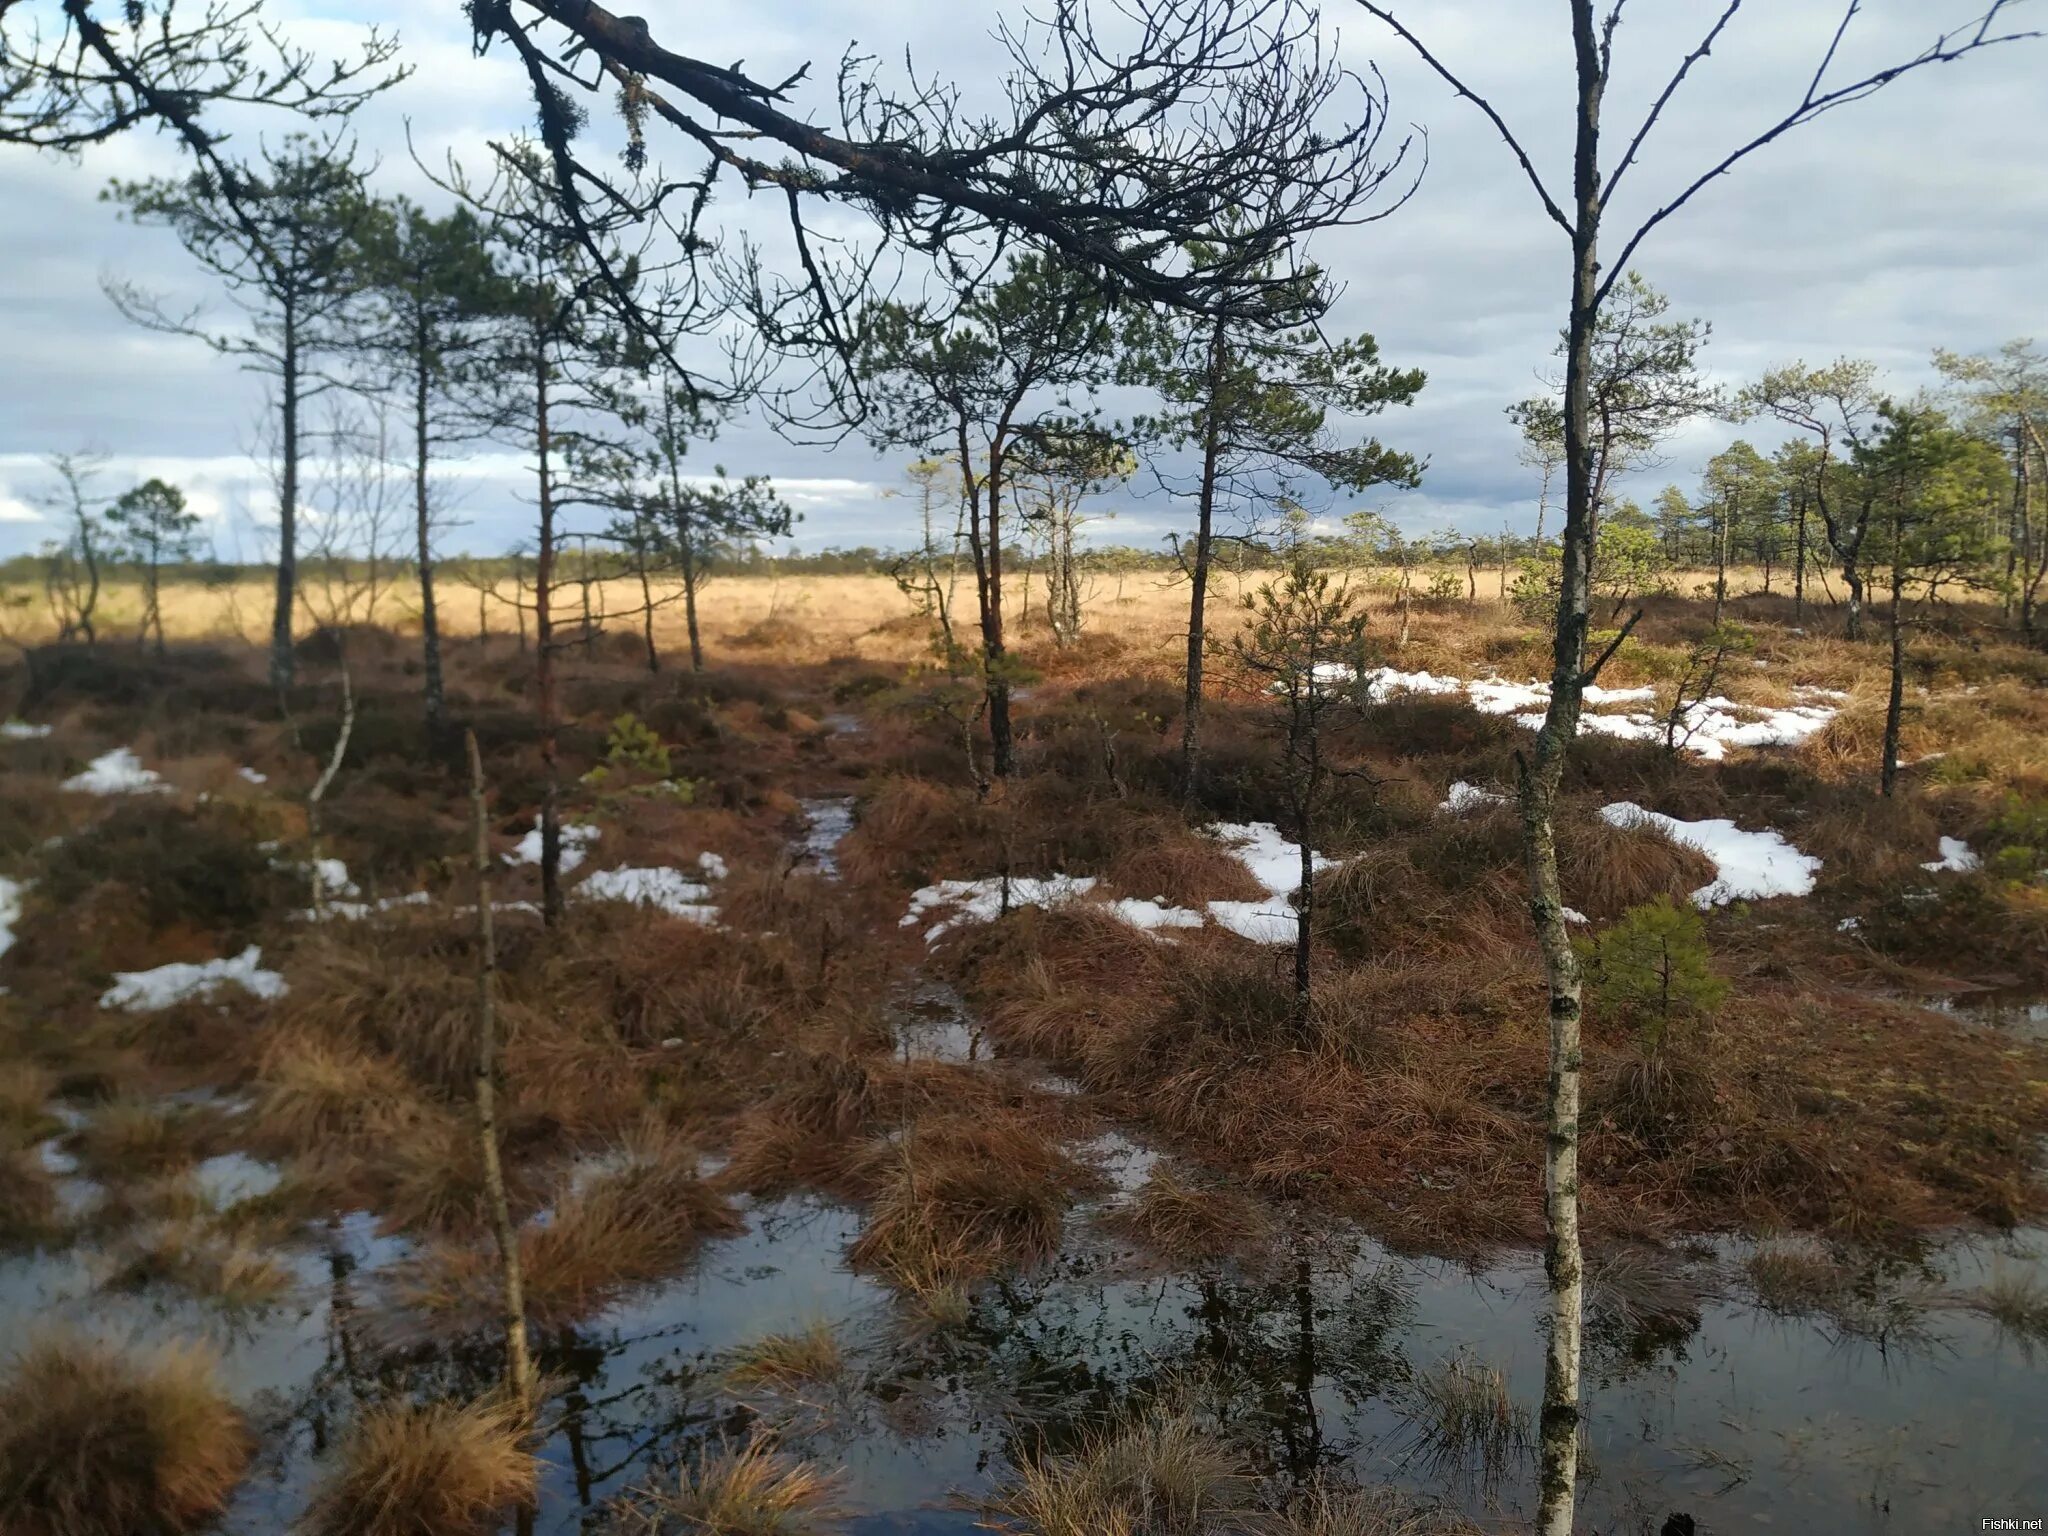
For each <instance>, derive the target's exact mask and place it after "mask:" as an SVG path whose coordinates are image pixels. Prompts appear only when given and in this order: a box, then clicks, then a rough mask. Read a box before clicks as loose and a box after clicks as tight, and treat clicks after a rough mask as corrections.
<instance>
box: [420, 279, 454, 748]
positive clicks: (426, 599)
mask: <svg viewBox="0 0 2048 1536" xmlns="http://www.w3.org/2000/svg"><path fill="white" fill-rule="evenodd" d="M427 343H428V337H427V326H426V321H425V320H424V319H421V320H420V322H419V324H418V325H417V327H416V329H415V331H414V335H413V363H414V371H413V392H412V413H413V414H412V427H413V466H412V496H413V531H414V534H415V536H416V538H417V541H418V545H419V562H420V664H421V667H422V669H423V671H424V673H425V676H424V679H423V689H424V692H425V694H426V698H425V703H426V708H427V729H428V731H429V732H430V733H431V734H432V735H434V736H439V735H440V733H441V731H442V730H443V728H444V727H445V726H446V724H447V705H446V696H445V694H444V692H443V689H442V683H441V616H440V614H439V612H438V611H437V610H436V608H435V606H434V539H433V527H432V521H431V518H430V517H429V513H428V507H427V460H428V457H429V455H430V454H431V453H432V451H433V447H432V445H433V438H432V431H431V427H430V424H429V422H428V420H427Z"/></svg>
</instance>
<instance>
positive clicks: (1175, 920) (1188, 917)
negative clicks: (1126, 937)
mask: <svg viewBox="0 0 2048 1536" xmlns="http://www.w3.org/2000/svg"><path fill="white" fill-rule="evenodd" d="M1106 905H1107V906H1108V908H1109V910H1110V911H1111V912H1113V913H1115V914H1116V915H1117V917H1118V918H1120V919H1122V920H1123V921H1124V922H1126V923H1129V924H1130V925H1131V926H1132V927H1133V928H1143V929H1145V930H1147V931H1148V932H1150V931H1154V930H1157V929H1160V928H1199V927H1201V926H1202V924H1203V923H1204V922H1206V921H1207V919H1206V918H1205V917H1204V916H1203V914H1202V913H1200V912H1198V911H1196V910H1195V909H1194V908H1193V907H1169V906H1168V905H1166V903H1164V902H1162V901H1148V900H1145V899H1143V898H1142V897H1136V896H1120V897H1118V898H1117V899H1116V900H1115V901H1112V902H1108V903H1106Z"/></svg>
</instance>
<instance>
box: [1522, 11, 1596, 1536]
mask: <svg viewBox="0 0 2048 1536" xmlns="http://www.w3.org/2000/svg"><path fill="white" fill-rule="evenodd" d="M1572 40H1573V46H1574V52H1575V55H1576V60H1577V77H1578V124H1577V137H1576V143H1575V146H1574V155H1573V191H1574V201H1575V204H1576V212H1577V218H1576V220H1575V221H1574V224H1575V227H1574V229H1573V232H1572V301H1571V315H1570V322H1569V324H1568V326H1567V328H1566V347H1565V390H1564V434H1565V514H1564V520H1565V528H1564V541H1563V542H1564V548H1563V552H1562V566H1563V569H1562V579H1561V581H1560V583H1559V588H1558V599H1557V620H1556V627H1555V636H1554V647H1553V653H1552V664H1551V679H1550V705H1549V708H1548V709H1547V710H1546V711H1545V714H1544V721H1543V728H1542V730H1541V731H1540V732H1539V733H1538V735H1537V738H1536V747H1535V759H1534V761H1533V763H1530V764H1528V765H1527V766H1525V767H1524V768H1523V771H1522V774H1521V786H1520V788H1521V796H1520V798H1521V812H1522V839H1523V858H1524V861H1525V863H1526V866H1527V872H1528V879H1529V912H1530V917H1531V919H1532V920H1533V922H1534V924H1535V928H1536V940H1537V944H1538V946H1539V948H1540V949H1541V950H1542V952H1543V969H1544V973H1545V978H1546V980H1547V982H1548V984H1549V993H1550V1010H1549V1014H1550V1020H1549V1022H1550V1070H1549V1078H1548V1082H1547V1084H1546V1094H1545V1097H1546V1100H1547V1105H1546V1108H1547V1120H1548V1127H1547V1135H1546V1138H1545V1157H1544V1180H1543V1185H1544V1201H1543V1206H1544V1229H1545V1240H1544V1249H1543V1270H1544V1275H1545V1278H1546V1279H1547V1281H1548V1283H1549V1290H1550V1331H1549V1338H1548V1340H1547V1343H1546V1348H1545V1352H1544V1361H1543V1409H1542V1414H1541V1417H1540V1420H1539V1452H1540V1458H1541V1467H1540V1504H1539V1509H1538V1513H1537V1521H1536V1527H1537V1530H1538V1532H1539V1533H1540V1536H1571V1533H1572V1516H1573V1508H1574V1502H1575V1499H1576V1496H1577V1487H1578V1468H1579V1356H1580V1338H1581V1332H1582V1329H1583V1326H1584V1314H1583V1306H1582V1301H1583V1294H1582V1293H1583V1281H1584V1268H1583V1262H1582V1258H1581V1254H1580V1249H1579V1071H1580V1065H1581V1059H1580V1043H1579V1026H1580V1016H1581V1004H1580V981H1579V962H1578V956H1577V955H1576V954H1575V953H1574V952H1573V950H1572V943H1571V933H1570V931H1569V929H1568V928H1567V926H1566V923H1565V916H1564V896H1563V890H1562V886H1561V884H1560V881H1559V877H1558V868H1557V832H1556V806H1557V794H1558V786H1559V784H1560V782H1561V781H1562V779H1563V776H1564V765H1565V758H1566V755H1567V754H1568V753H1569V752H1570V751H1571V747H1572V742H1573V740H1574V739H1575V738H1576V737H1577V735H1578V730H1579V712H1580V708H1581V706H1582V703H1583V700H1584V690H1585V678H1584V671H1583V669H1584V666H1585V652H1586V627H1587V622H1588V620H1587V611H1588V606H1589V604H1590V602H1591V591H1590V582H1589V577H1590V571H1591V554H1592V541H1593V445H1592V443H1591V441H1590V439H1589V426H1590V415H1591V403H1592V402H1591V388H1590V384H1591V372H1592V341H1593V327H1594V322H1595V321H1596V319H1597V318H1598V305H1597V297H1598V290H1599V281H1600V264H1599V236H1600V213H1601V209H1600V101H1601V95H1602V93H1603V91H1604V89H1605V85H1606V82H1605V80H1604V79H1603V78H1602V73H1601V66H1600V52H1599V44H1598V41H1597V39H1596V36H1595V26H1594V20H1593V0H1572Z"/></svg>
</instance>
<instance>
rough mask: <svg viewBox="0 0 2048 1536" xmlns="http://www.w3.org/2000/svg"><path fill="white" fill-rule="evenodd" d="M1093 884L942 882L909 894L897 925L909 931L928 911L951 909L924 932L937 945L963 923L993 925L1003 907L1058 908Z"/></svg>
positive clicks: (1061, 879)
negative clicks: (907, 902) (948, 914)
mask: <svg viewBox="0 0 2048 1536" xmlns="http://www.w3.org/2000/svg"><path fill="white" fill-rule="evenodd" d="M1095 884H1096V881H1095V877H1094V876H1093V875H1050V876H1048V877H1046V878H1045V879H1042V880H1041V879H1038V878H1036V877H1033V876H1029V875H1013V876H1012V877H1011V878H1010V879H1009V880H1008V881H1005V880H1004V879H1003V877H1002V876H1000V875H992V876H990V877H989V878H988V879H986V880H941V881H939V882H938V883H937V884H935V885H928V886H925V887H924V888H923V889H922V890H920V891H917V892H915V893H913V894H912V896H911V898H910V910H909V911H908V912H905V913H904V914H903V918H902V921H901V922H900V923H898V925H897V926H898V927H902V928H908V927H909V926H910V925H911V924H912V923H914V922H916V921H917V920H918V919H919V918H921V917H923V916H924V915H925V914H926V913H928V912H935V911H938V910H940V909H941V908H950V909H952V911H953V914H954V915H953V916H951V917H949V918H946V919H945V920H944V921H942V922H938V923H934V924H933V925H932V926H931V927H929V928H927V929H926V930H925V933H924V940H925V942H926V943H927V944H931V943H936V942H937V941H938V939H939V938H940V937H941V936H943V935H944V934H947V933H949V932H951V931H952V930H953V929H955V928H958V927H960V926H961V925H962V924H965V923H992V922H994V921H995V920H996V919H997V918H998V917H1000V916H1002V914H1003V912H1004V910H1005V907H1006V905H1007V906H1008V907H1012V908H1014V907H1057V906H1061V905H1063V904H1064V903H1066V902H1069V901H1072V900H1074V899H1075V898H1076V897H1079V896H1086V895H1087V894H1088V893H1089V892H1090V891H1092V890H1094V889H1095ZM1006 885H1007V887H1008V894H1007V900H1006V897H1005V886H1006Z"/></svg>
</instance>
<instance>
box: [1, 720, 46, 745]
mask: <svg viewBox="0 0 2048 1536" xmlns="http://www.w3.org/2000/svg"><path fill="white" fill-rule="evenodd" d="M49 734H50V727H48V726H47V725H31V724H29V723H28V721H26V720H0V741H41V740H42V739H43V738H44V737H45V736H47V735H49Z"/></svg>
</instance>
